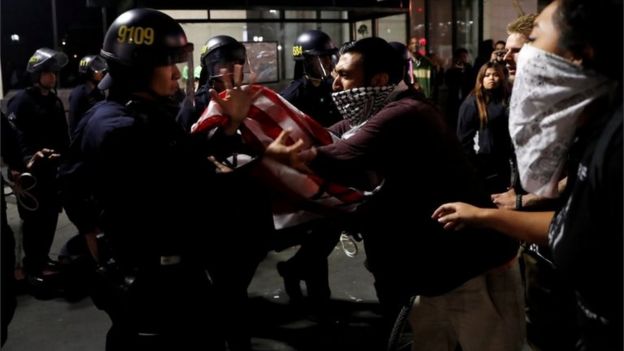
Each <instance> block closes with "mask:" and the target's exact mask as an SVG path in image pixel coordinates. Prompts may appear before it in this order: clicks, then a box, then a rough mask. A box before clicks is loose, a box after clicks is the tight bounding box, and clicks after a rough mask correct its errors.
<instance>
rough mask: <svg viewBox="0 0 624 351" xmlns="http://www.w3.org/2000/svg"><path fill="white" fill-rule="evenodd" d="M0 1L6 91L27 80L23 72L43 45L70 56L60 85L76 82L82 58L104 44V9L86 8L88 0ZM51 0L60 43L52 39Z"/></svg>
mask: <svg viewBox="0 0 624 351" xmlns="http://www.w3.org/2000/svg"><path fill="white" fill-rule="evenodd" d="M0 1H1V7H0V17H1V18H0V21H1V24H2V26H1V28H0V30H1V33H2V35H1V38H2V43H1V44H2V48H1V54H2V79H3V88H4V93H6V92H7V91H8V90H10V89H15V88H19V87H23V86H24V84H25V82H27V81H28V80H27V78H25V77H24V76H23V75H24V74H23V72H24V70H25V68H26V63H27V62H28V58H29V57H30V56H31V55H32V54H33V53H34V52H35V50H37V49H38V48H40V47H49V48H55V47H56V48H58V49H59V50H62V51H64V52H65V53H66V54H67V56H69V59H70V61H69V64H68V65H67V66H66V67H65V69H63V71H61V87H71V86H73V85H75V79H76V75H77V69H78V62H79V61H80V58H82V57H83V56H85V55H89V54H97V53H98V52H99V49H100V47H101V46H102V39H103V29H102V15H101V9H100V8H99V7H96V8H93V7H90V8H87V7H86V1H85V0H0ZM52 1H56V11H57V26H58V43H54V40H53V30H52ZM12 34H17V35H19V42H15V41H12V40H11V35H12ZM63 41H65V43H66V45H64V46H63V45H62V42H63ZM55 44H56V45H55ZM74 55H76V57H75V58H74ZM16 81H17V82H16Z"/></svg>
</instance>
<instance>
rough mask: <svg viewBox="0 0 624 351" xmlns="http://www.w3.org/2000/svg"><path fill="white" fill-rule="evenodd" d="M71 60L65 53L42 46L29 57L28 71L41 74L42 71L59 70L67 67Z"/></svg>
mask: <svg viewBox="0 0 624 351" xmlns="http://www.w3.org/2000/svg"><path fill="white" fill-rule="evenodd" d="M68 61H69V60H68V59H67V55H65V53H63V52H60V51H56V50H52V49H48V48H41V49H38V50H37V51H35V53H34V54H33V55H32V56H31V57H30V59H28V65H27V66H26V71H27V72H28V73H31V74H40V73H41V72H44V71H46V72H58V71H60V70H61V68H63V67H65V65H66V64H67V62H68Z"/></svg>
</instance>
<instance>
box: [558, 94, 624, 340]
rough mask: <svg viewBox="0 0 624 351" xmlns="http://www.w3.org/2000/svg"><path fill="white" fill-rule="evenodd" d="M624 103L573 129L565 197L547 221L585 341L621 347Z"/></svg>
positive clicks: (560, 269) (559, 265)
mask: <svg viewBox="0 0 624 351" xmlns="http://www.w3.org/2000/svg"><path fill="white" fill-rule="evenodd" d="M622 179H623V175H622V106H621V105H620V106H619V108H617V110H616V111H614V112H612V113H610V114H607V115H606V116H604V117H603V118H596V119H595V120H592V121H591V122H590V123H589V125H587V126H584V127H582V128H581V129H579V131H578V132H577V135H576V138H575V141H574V143H573V145H572V147H571V149H570V162H569V172H568V185H567V187H566V193H567V194H564V195H568V196H567V197H564V198H567V202H566V204H565V205H564V206H563V208H562V209H561V210H560V211H559V212H557V215H556V216H555V218H554V219H553V222H552V223H551V225H550V231H549V246H550V248H551V250H552V253H553V258H554V262H555V264H556V265H557V268H558V270H559V272H560V273H561V274H562V276H563V277H564V278H565V279H566V281H567V282H569V283H571V285H572V286H573V288H574V290H575V292H576V297H577V301H576V305H577V307H578V308H579V311H580V313H579V315H580V318H579V320H580V322H581V323H580V326H581V333H582V339H581V340H582V342H583V347H582V348H578V349H579V350H622V324H623V323H622V313H621V312H622V296H623V295H624V292H623V291H622V277H623V276H624V272H623V271H622V267H623V265H622V264H623V261H622V245H623V242H622V233H623V229H622V211H623V209H622V196H623V190H622Z"/></svg>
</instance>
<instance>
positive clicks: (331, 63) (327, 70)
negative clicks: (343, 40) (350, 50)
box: [304, 54, 338, 79]
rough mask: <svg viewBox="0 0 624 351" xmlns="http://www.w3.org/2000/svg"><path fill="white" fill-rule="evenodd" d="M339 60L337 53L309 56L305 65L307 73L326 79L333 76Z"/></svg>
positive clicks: (309, 76) (316, 77)
mask: <svg viewBox="0 0 624 351" xmlns="http://www.w3.org/2000/svg"><path fill="white" fill-rule="evenodd" d="M337 62H338V55H336V54H331V55H328V54H326V55H320V56H307V57H306V60H305V65H304V68H305V74H306V75H307V76H308V78H312V79H326V78H328V77H331V75H332V72H333V70H334V68H335V67H336V63H337Z"/></svg>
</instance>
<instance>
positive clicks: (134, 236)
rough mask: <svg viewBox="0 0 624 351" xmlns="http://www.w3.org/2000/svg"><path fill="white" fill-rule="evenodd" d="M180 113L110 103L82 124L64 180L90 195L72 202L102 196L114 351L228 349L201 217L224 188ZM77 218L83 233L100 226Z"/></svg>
mask: <svg viewBox="0 0 624 351" xmlns="http://www.w3.org/2000/svg"><path fill="white" fill-rule="evenodd" d="M176 112H177V106H175V105H174V106H171V108H170V109H168V108H166V107H165V105H164V104H163V103H162V101H160V102H156V101H139V100H132V101H131V102H125V103H121V102H116V101H106V102H102V103H100V104H99V105H97V106H96V108H94V109H91V110H90V111H89V112H88V113H87V115H86V116H85V117H84V118H85V120H84V121H82V123H81V124H80V125H79V128H78V132H77V134H76V139H75V140H74V143H73V144H72V150H71V156H72V157H71V159H70V160H68V161H67V162H68V164H65V165H64V167H63V170H64V173H63V175H62V176H63V177H65V178H66V179H71V181H65V182H64V184H65V185H66V186H68V187H70V188H71V190H72V191H70V193H71V194H76V196H81V197H82V198H78V199H74V200H75V201H73V202H70V203H74V204H78V205H79V204H80V203H81V202H84V201H83V200H84V198H86V197H87V196H86V195H88V194H90V193H91V194H92V195H93V199H96V205H94V206H92V207H91V208H92V210H91V211H92V212H93V209H95V210H97V211H98V212H99V213H100V216H99V217H98V218H97V219H96V220H97V222H98V223H95V225H97V226H98V227H100V228H101V229H102V230H103V232H104V233H105V236H106V238H107V245H105V246H103V249H106V250H109V251H110V253H111V254H110V257H112V258H113V259H114V263H110V262H109V264H108V265H107V266H106V267H104V268H103V269H102V273H103V275H104V276H105V279H103V281H102V282H101V286H100V287H98V290H99V292H100V296H99V297H100V299H99V300H96V302H97V304H98V305H99V307H100V308H103V309H104V310H106V311H107V312H108V313H109V315H110V317H111V319H112V321H113V326H112V327H111V330H110V331H109V333H108V336H107V349H108V350H115V349H128V348H129V347H130V348H132V349H136V348H139V349H141V347H147V348H148V349H149V348H150V347H153V348H154V349H158V350H160V349H167V348H169V349H172V348H183V349H191V348H195V347H198V348H202V347H203V348H205V349H210V350H213V349H216V350H218V349H221V348H223V340H222V339H221V337H219V336H221V335H222V333H221V332H220V331H218V326H217V324H216V320H215V315H216V313H215V311H216V306H215V305H214V304H215V301H214V298H213V297H212V296H213V295H214V293H213V289H212V287H211V283H210V279H209V276H208V274H207V273H206V271H205V267H206V262H204V260H203V258H202V257H206V256H208V254H207V253H206V250H207V247H208V245H207V242H208V238H209V237H210V236H211V235H213V233H215V231H214V230H213V229H212V228H213V224H212V223H209V222H201V221H200V220H201V219H203V218H206V216H211V215H212V214H214V212H213V211H214V209H215V207H214V206H210V204H213V205H216V204H215V203H214V200H213V199H216V198H218V196H219V195H218V194H217V193H216V191H211V190H210V189H215V188H216V189H218V188H219V187H218V186H213V184H214V182H215V173H214V168H213V166H212V164H210V163H209V162H208V161H207V160H206V158H205V155H202V154H200V153H199V152H198V150H200V149H199V148H197V147H195V145H194V143H193V140H191V138H190V137H189V136H188V134H186V133H185V132H184V130H182V128H180V126H179V125H178V124H177V123H176V121H175V113H176ZM74 213H75V212H74ZM79 218H80V219H82V220H83V224H82V225H81V226H84V227H87V226H88V225H89V223H88V222H89V221H90V220H91V221H92V220H94V219H93V216H90V215H88V214H87V215H84V212H83V214H82V215H81V216H79ZM84 221H86V222H87V223H84ZM92 226H94V225H93V223H92Z"/></svg>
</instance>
